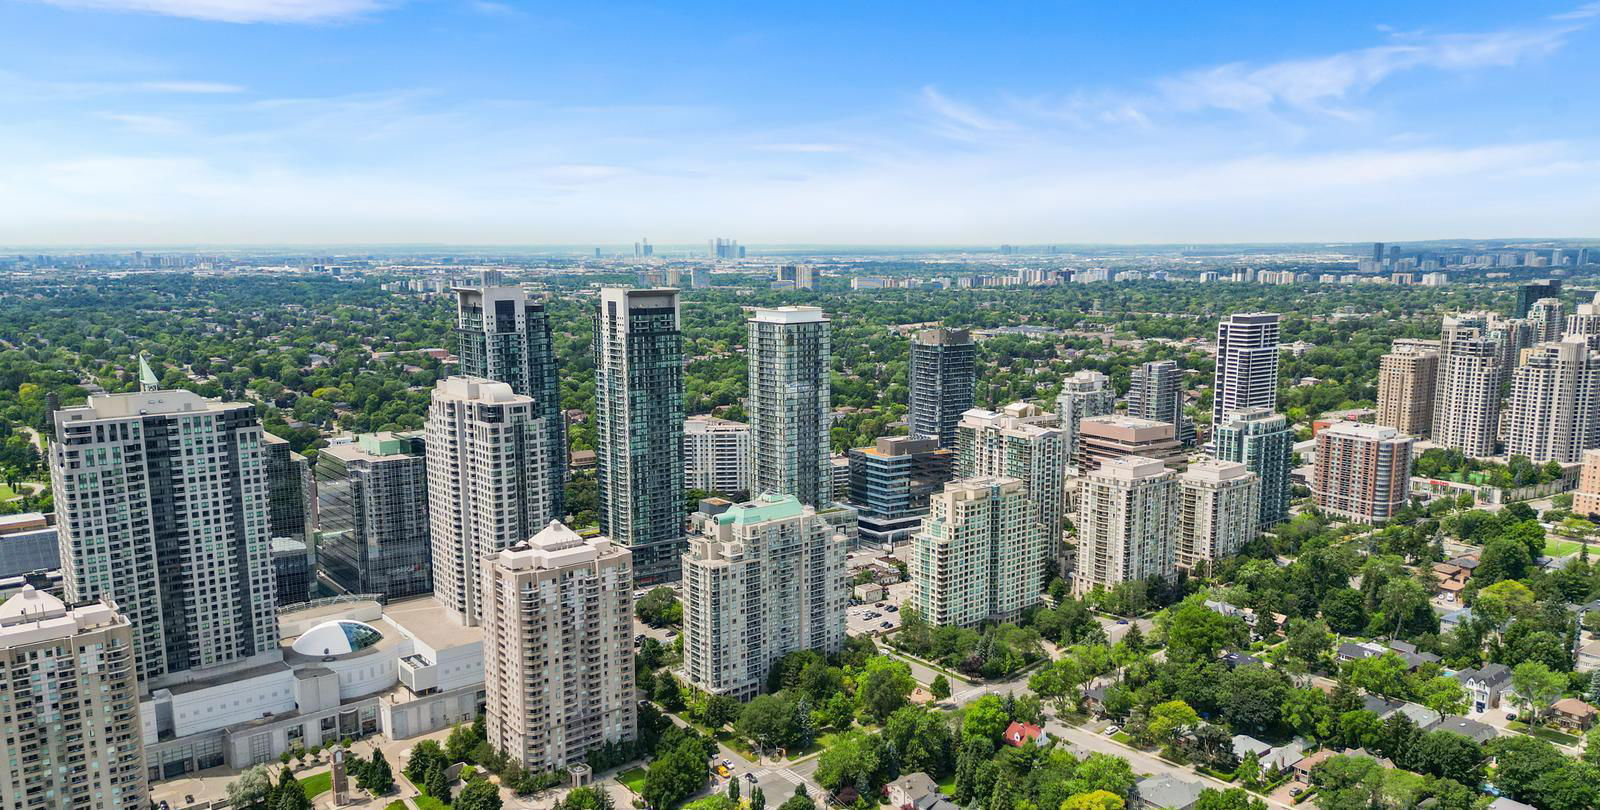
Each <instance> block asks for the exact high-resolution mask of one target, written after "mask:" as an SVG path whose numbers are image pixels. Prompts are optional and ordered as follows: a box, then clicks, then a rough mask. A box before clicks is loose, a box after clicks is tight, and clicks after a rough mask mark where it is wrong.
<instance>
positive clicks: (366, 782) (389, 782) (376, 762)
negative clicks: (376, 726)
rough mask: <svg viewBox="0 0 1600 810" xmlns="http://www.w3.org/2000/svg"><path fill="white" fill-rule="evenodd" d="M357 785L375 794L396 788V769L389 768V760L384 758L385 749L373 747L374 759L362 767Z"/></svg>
mask: <svg viewBox="0 0 1600 810" xmlns="http://www.w3.org/2000/svg"><path fill="white" fill-rule="evenodd" d="M356 786H357V787H359V788H361V789H362V790H365V791H367V792H368V793H371V794H372V795H374V796H379V795H382V794H384V793H388V792H389V791H390V790H392V789H393V788H394V771H393V770H391V769H390V768H389V760H387V759H385V758H384V756H383V751H381V750H379V749H378V748H373V749H372V759H371V760H370V761H368V762H367V764H366V767H364V768H362V769H361V778H360V779H358V780H357V781H356Z"/></svg>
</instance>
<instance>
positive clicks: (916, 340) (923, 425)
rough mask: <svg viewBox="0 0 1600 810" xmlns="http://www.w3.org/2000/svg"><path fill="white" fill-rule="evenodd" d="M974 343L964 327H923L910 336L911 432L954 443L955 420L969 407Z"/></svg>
mask: <svg viewBox="0 0 1600 810" xmlns="http://www.w3.org/2000/svg"><path fill="white" fill-rule="evenodd" d="M977 359H978V347H977V344H975V343H973V342H972V334H971V333H969V332H967V330H965V329H945V328H943V327H939V328H936V329H924V330H922V331H921V332H918V333H917V334H916V336H915V337H913V338H912V339H911V373H910V378H909V382H910V385H911V396H910V409H909V412H908V414H907V416H906V422H907V423H908V424H909V425H910V428H911V435H912V436H925V437H928V438H935V439H938V440H939V446H940V447H955V446H956V423H957V422H960V421H961V414H964V413H966V412H967V410H968V409H970V408H971V407H972V398H973V388H974V387H975V385H976V383H977Z"/></svg>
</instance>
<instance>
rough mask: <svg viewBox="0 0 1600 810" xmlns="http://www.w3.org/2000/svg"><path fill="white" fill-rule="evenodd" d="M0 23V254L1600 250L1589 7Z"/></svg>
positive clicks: (5, 11)
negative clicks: (213, 248)
mask: <svg viewBox="0 0 1600 810" xmlns="http://www.w3.org/2000/svg"><path fill="white" fill-rule="evenodd" d="M1314 5H1315V7H1312V6H1313V4H1304V3H1281V2H1251V3H1246V2H1229V1H1228V0H1215V1H1214V2H1208V3H1182V2H1151V3H1113V2H1109V0H1107V1H1106V2H1066V1H1062V2H1044V1H1043V0H1041V2H1034V3H1007V2H984V3H976V2H974V3H944V2H935V1H931V0H924V1H923V2H917V3H911V2H895V1H894V0H882V1H881V2H870V3H864V2H845V3H832V2H821V0H818V1H817V2H806V3H785V2H769V3H718V2H697V1H696V0H678V1H677V2H670V3H661V2H658V3H649V4H632V3H624V2H588V3H532V2H517V1H516V0H0V245H4V246H49V245H93V244H118V245H171V244H362V243H366V244H371V243H448V244H484V245H528V244H596V245H624V244H630V243H631V242H632V241H633V240H635V239H638V238H640V237H646V238H649V239H651V241H653V242H656V243H658V244H668V243H701V244H703V243H704V241H705V240H706V239H708V238H710V237H714V236H723V237H730V238H734V239H738V240H739V241H740V242H742V243H746V244H752V245H761V244H769V245H778V244H824V243H826V244H879V245H881V244H938V245H954V244H974V245H977V244H999V243H1002V242H1007V243H1014V244H1042V243H1059V244H1070V243H1085V242H1123V243H1141V242H1147V243H1173V242H1179V243H1181V242H1268V241H1306V242H1328V241H1345V240H1349V241H1371V240H1381V241H1404V240H1421V239H1434V238H1492V237H1596V236H1600V233H1597V232H1596V231H1597V230H1600V227H1597V223H1600V182H1597V181H1600V104H1597V103H1596V100H1597V98H1600V93H1597V91H1596V88H1600V48H1597V47H1596V43H1597V42H1600V38H1597V34H1600V0H1595V1H1593V2H1588V3H1587V4H1585V3H1583V2H1581V0H1578V1H1577V2H1574V1H1573V0H1568V2H1564V3H1562V2H1556V3H1546V2H1537V0H1535V1H1533V2H1519V3H1504V2H1477V1H1476V0H1467V1H1463V2H1428V1H1424V2H1406V3H1393V2H1369V1H1368V0H1350V1H1349V2H1340V3H1320V4H1314Z"/></svg>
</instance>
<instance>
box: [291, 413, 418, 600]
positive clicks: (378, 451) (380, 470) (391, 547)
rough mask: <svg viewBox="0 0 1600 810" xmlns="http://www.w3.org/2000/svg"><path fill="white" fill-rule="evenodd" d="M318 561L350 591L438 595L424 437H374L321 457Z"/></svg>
mask: <svg viewBox="0 0 1600 810" xmlns="http://www.w3.org/2000/svg"><path fill="white" fill-rule="evenodd" d="M316 474H317V500H318V504H317V519H318V522H319V523H320V525H321V527H322V532H321V537H320V542H319V544H318V557H319V562H320V564H321V568H322V571H323V574H324V576H326V577H327V578H328V579H329V580H331V581H332V582H333V583H334V584H335V585H336V586H337V587H338V588H339V589H340V590H342V591H343V592H345V593H372V594H383V595H384V596H386V597H388V598H389V599H391V600H393V599H403V598H405V597H407V596H417V595H420V594H425V593H429V592H431V591H433V570H432V553H431V549H430V545H429V539H428V462H427V456H426V453H425V452H424V448H423V439H422V434H421V433H369V434H363V435H361V436H358V437H356V440H355V442H353V443H351V444H341V445H334V446H332V447H324V448H322V450H321V452H319V453H318V454H317V468H316Z"/></svg>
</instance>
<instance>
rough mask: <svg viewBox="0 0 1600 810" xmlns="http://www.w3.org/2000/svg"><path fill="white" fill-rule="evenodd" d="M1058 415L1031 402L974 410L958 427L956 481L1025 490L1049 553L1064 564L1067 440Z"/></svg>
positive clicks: (963, 416)
mask: <svg viewBox="0 0 1600 810" xmlns="http://www.w3.org/2000/svg"><path fill="white" fill-rule="evenodd" d="M1055 424H1056V415H1055V414H1053V413H1050V412H1048V411H1045V410H1042V409H1040V408H1039V406H1037V405H1033V404H1030V403H1027V402H1013V403H1011V404H1010V405H1007V406H1005V407H1004V408H1002V409H1001V410H1000V411H999V412H995V411H989V410H984V409H982V408H973V409H972V410H970V411H967V412H966V413H965V414H963V415H962V417H961V422H960V423H959V424H958V425H957V426H956V478H958V479H959V478H974V477H978V476H989V477H1005V478H1015V479H1017V480H1019V481H1021V482H1022V485H1023V487H1024V488H1025V489H1026V490H1027V499H1028V503H1029V507H1030V509H1031V511H1032V514H1033V520H1034V522H1035V523H1038V524H1039V526H1040V529H1041V531H1042V532H1043V537H1044V541H1045V544H1046V548H1048V549H1050V550H1051V553H1052V554H1053V555H1056V556H1058V557H1059V558H1060V563H1061V564H1062V565H1065V564H1066V557H1065V548H1064V546H1063V544H1062V537H1061V530H1062V526H1063V523H1062V521H1063V519H1064V517H1065V516H1064V514H1063V511H1064V505H1063V503H1062V498H1063V496H1064V495H1065V493H1064V491H1063V486H1064V484H1063V479H1064V474H1065V469H1066V456H1065V455H1064V444H1065V437H1064V436H1063V435H1062V432H1061V429H1060V428H1057V427H1054V425H1055Z"/></svg>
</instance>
